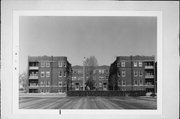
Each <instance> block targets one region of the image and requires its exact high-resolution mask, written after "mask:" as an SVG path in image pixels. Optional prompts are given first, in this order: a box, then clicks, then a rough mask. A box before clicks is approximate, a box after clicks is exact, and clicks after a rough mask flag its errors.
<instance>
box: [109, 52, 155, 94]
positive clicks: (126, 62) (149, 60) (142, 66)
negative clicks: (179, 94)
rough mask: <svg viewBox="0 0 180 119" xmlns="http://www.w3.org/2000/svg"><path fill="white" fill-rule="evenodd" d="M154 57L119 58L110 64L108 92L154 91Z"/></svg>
mask: <svg viewBox="0 0 180 119" xmlns="http://www.w3.org/2000/svg"><path fill="white" fill-rule="evenodd" d="M155 78H156V70H155V57H154V56H119V57H117V58H116V60H115V61H114V62H113V63H112V64H111V66H110V71H109V80H108V83H109V87H108V88H109V90H121V91H132V90H146V92H154V91H155V83H156V82H155V81H156V79H155Z"/></svg>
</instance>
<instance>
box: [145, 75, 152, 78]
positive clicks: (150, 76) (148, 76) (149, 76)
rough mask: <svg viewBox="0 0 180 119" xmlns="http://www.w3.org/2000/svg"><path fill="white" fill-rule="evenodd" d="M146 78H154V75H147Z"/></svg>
mask: <svg viewBox="0 0 180 119" xmlns="http://www.w3.org/2000/svg"><path fill="white" fill-rule="evenodd" d="M145 78H154V75H145Z"/></svg>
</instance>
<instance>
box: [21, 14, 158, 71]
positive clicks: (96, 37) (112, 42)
mask: <svg viewBox="0 0 180 119" xmlns="http://www.w3.org/2000/svg"><path fill="white" fill-rule="evenodd" d="M19 38H20V39H19V41H20V47H19V54H20V73H22V72H24V71H26V70H27V66H28V65H27V62H28V59H27V58H28V56H43V55H47V56H66V57H67V58H68V61H69V62H70V63H71V64H72V66H74V65H82V62H83V58H84V57H89V56H95V57H96V58H97V60H98V64H99V65H110V64H111V63H113V62H114V61H115V58H116V56H130V55H145V56H152V55H154V56H155V57H156V55H157V19H156V18H155V17H122V16H114V17H109V16H108V17H107V16H104V17H103V16H101V17H100V16H99V17H98V16H96V17H95V16H91V17H88V16H86V17H85V16H21V17H20V21H19Z"/></svg>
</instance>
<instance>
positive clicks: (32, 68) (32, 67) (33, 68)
mask: <svg viewBox="0 0 180 119" xmlns="http://www.w3.org/2000/svg"><path fill="white" fill-rule="evenodd" d="M29 69H31V70H38V69H39V67H38V66H29Z"/></svg>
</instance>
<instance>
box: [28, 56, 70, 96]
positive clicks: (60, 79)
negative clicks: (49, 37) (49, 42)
mask: <svg viewBox="0 0 180 119" xmlns="http://www.w3.org/2000/svg"><path fill="white" fill-rule="evenodd" d="M71 71H72V69H71V64H70V63H69V62H68V61H67V57H53V56H38V57H28V81H27V84H28V86H27V92H29V93H58V92H66V91H67V90H68V89H69V87H70V85H69V84H70V80H71Z"/></svg>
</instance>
